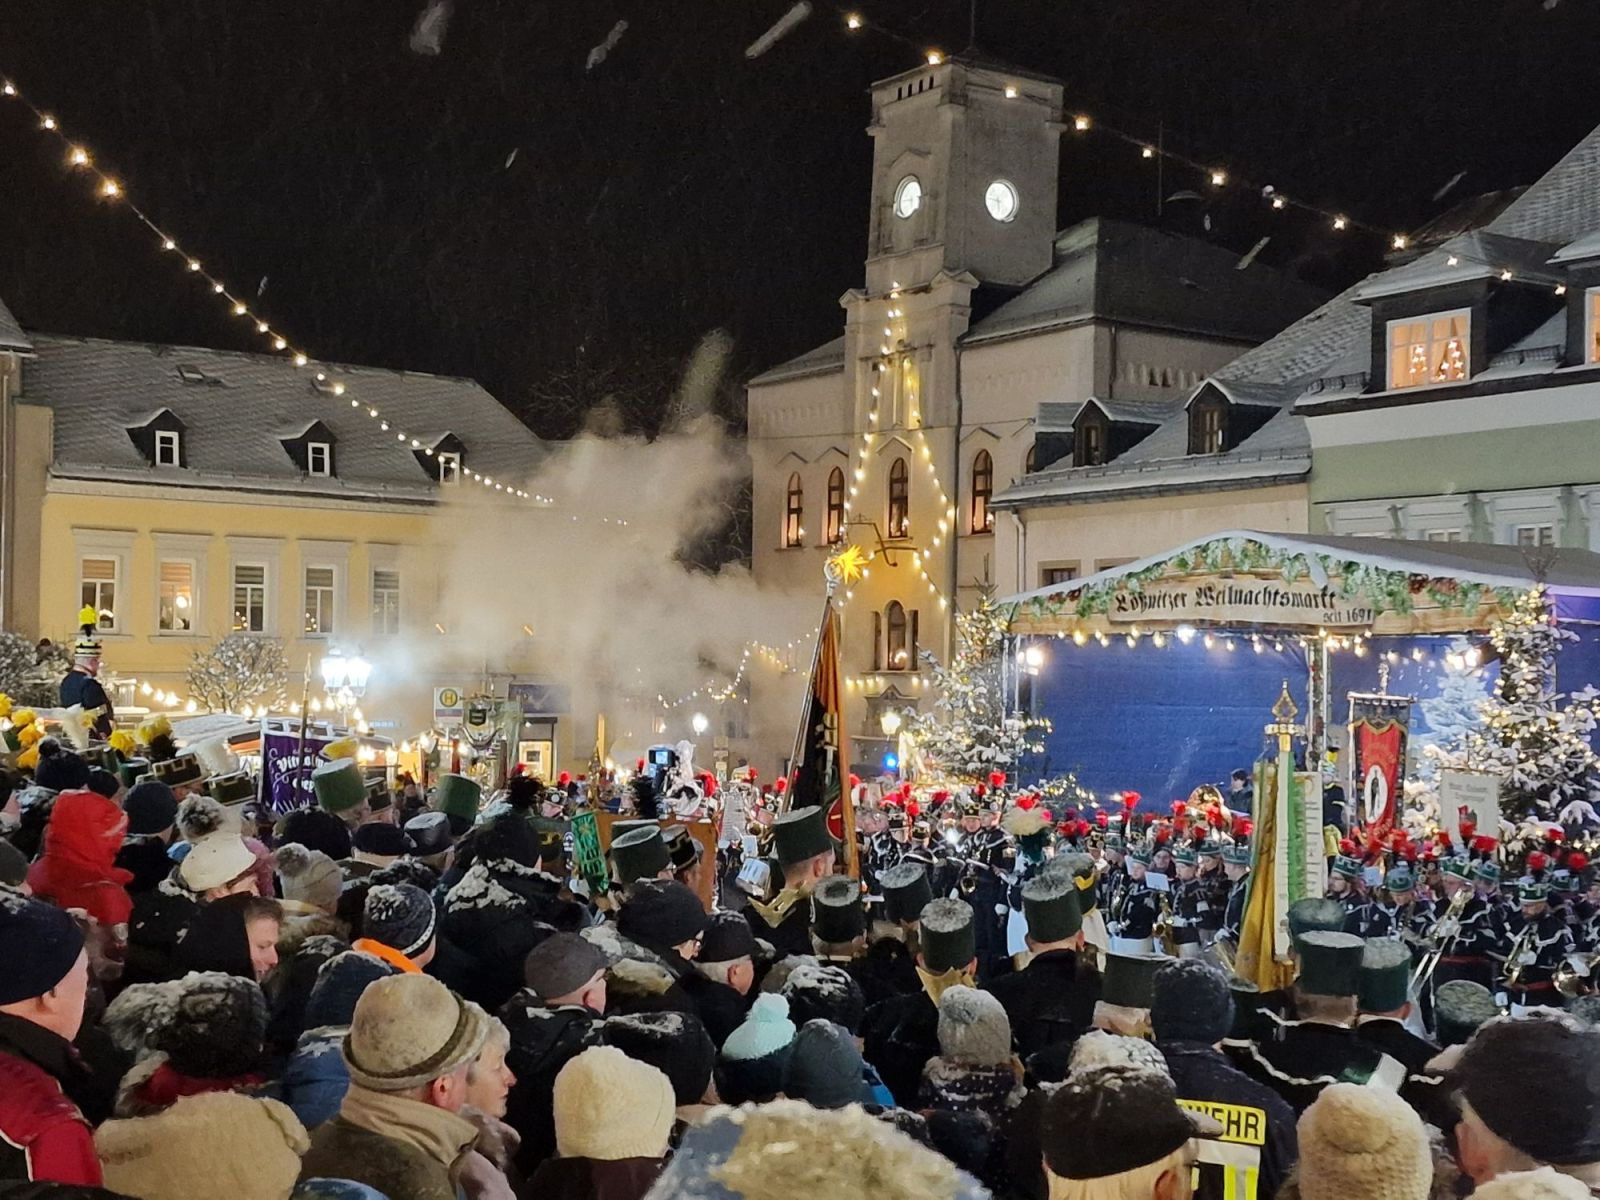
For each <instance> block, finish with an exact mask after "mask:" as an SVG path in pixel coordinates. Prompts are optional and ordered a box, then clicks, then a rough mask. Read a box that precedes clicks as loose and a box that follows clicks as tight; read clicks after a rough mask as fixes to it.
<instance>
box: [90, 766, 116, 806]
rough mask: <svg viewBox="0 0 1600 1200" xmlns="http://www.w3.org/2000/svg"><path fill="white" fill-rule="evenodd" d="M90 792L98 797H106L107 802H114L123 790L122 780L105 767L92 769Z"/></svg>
mask: <svg viewBox="0 0 1600 1200" xmlns="http://www.w3.org/2000/svg"><path fill="white" fill-rule="evenodd" d="M89 790H90V791H91V792H94V793H95V794H96V795H100V796H104V797H105V798H106V799H107V800H114V799H116V796H117V793H118V792H120V791H121V790H122V780H120V779H118V778H117V777H116V776H115V775H113V774H112V773H111V772H110V771H107V770H105V769H104V768H103V767H90V768H89Z"/></svg>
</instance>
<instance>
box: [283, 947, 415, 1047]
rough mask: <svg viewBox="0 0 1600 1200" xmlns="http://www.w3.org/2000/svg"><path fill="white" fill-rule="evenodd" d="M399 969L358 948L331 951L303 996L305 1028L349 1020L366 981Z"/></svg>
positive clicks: (319, 1027) (384, 977)
mask: <svg viewBox="0 0 1600 1200" xmlns="http://www.w3.org/2000/svg"><path fill="white" fill-rule="evenodd" d="M399 973H400V972H399V971H397V970H396V969H395V968H394V967H391V966H390V965H389V964H388V963H386V962H384V961H383V959H381V958H378V957H377V956H376V955H372V954H364V953H362V952H361V951H360V950H346V951H344V952H343V953H341V954H335V955H334V956H333V957H332V958H330V959H328V960H327V961H326V962H325V963H323V964H322V965H321V966H320V967H318V968H317V978H316V982H315V983H313V984H312V985H311V995H310V997H309V998H308V999H307V1000H306V1008H305V1014H304V1025H305V1028H307V1029H322V1028H325V1027H327V1026H339V1025H348V1024H350V1021H351V1019H352V1018H353V1017H354V1016H355V1012H356V1004H357V1002H359V1001H360V999H361V993H362V992H364V991H366V990H367V985H368V984H370V983H373V982H375V981H377V980H379V979H387V978H388V977H389V976H391V975H398V974H399Z"/></svg>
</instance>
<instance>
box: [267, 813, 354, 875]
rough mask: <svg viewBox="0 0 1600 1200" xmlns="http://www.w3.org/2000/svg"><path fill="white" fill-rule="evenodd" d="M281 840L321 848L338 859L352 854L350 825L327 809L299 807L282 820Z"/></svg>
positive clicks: (335, 860)
mask: <svg viewBox="0 0 1600 1200" xmlns="http://www.w3.org/2000/svg"><path fill="white" fill-rule="evenodd" d="M278 840H279V841H283V842H299V843H300V844H301V845H302V846H304V847H305V848H306V849H307V850H320V851H322V852H323V853H324V854H326V855H327V856H328V857H329V858H331V859H333V861H334V862H343V861H344V860H345V859H347V858H349V857H350V827H349V826H348V825H346V824H345V823H344V822H343V821H341V820H340V819H339V818H338V817H336V816H334V815H333V814H332V813H331V812H329V811H328V810H327V809H324V808H297V809H295V810H294V812H292V813H290V814H289V815H288V816H286V817H284V818H283V820H282V821H280V822H278Z"/></svg>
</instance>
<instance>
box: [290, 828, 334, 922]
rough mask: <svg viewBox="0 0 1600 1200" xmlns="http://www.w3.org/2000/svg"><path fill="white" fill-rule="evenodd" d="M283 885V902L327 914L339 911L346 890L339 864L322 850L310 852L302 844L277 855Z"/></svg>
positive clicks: (292, 844) (295, 843)
mask: <svg viewBox="0 0 1600 1200" xmlns="http://www.w3.org/2000/svg"><path fill="white" fill-rule="evenodd" d="M273 862H274V863H275V865H276V866H277V868H278V879H279V881H280V882H281V883H282V885H283V887H282V891H283V898H284V899H285V900H291V901H294V902H295V903H298V904H309V905H311V906H312V907H313V908H320V909H321V910H322V911H323V912H325V913H330V914H331V913H333V912H334V910H335V909H337V908H338V907H339V889H340V888H342V887H343V886H344V876H343V875H341V874H340V872H339V864H338V863H336V862H334V861H333V859H331V858H329V857H328V856H327V855H326V854H324V853H323V852H322V851H320V850H307V849H306V848H305V847H304V846H302V845H300V843H298V842H290V843H288V844H287V845H284V846H279V847H278V850H277V853H276V854H274V855H273Z"/></svg>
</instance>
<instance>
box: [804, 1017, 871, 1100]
mask: <svg viewBox="0 0 1600 1200" xmlns="http://www.w3.org/2000/svg"><path fill="white" fill-rule="evenodd" d="M863 1069H864V1068H863V1065H862V1062H861V1051H859V1050H857V1049H856V1044H855V1041H854V1040H853V1039H852V1038H851V1036H850V1032H849V1031H848V1030H846V1029H843V1028H841V1027H840V1026H838V1025H835V1024H834V1023H833V1022H832V1021H821V1020H818V1021H807V1022H806V1023H805V1024H804V1025H802V1026H801V1027H800V1031H799V1032H798V1033H796V1034H795V1035H794V1053H793V1055H791V1056H790V1058H789V1072H788V1074H787V1075H786V1076H785V1078H784V1081H783V1093H784V1095H786V1096H789V1097H790V1098H792V1099H795V1100H804V1101H805V1102H806V1103H807V1104H809V1105H811V1106H812V1107H813V1108H843V1107H845V1105H847V1104H866V1103H869V1102H870V1101H871V1099H872V1096H871V1093H870V1092H868V1091H867V1083H866V1078H865V1076H864V1075H863V1073H862V1072H863Z"/></svg>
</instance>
